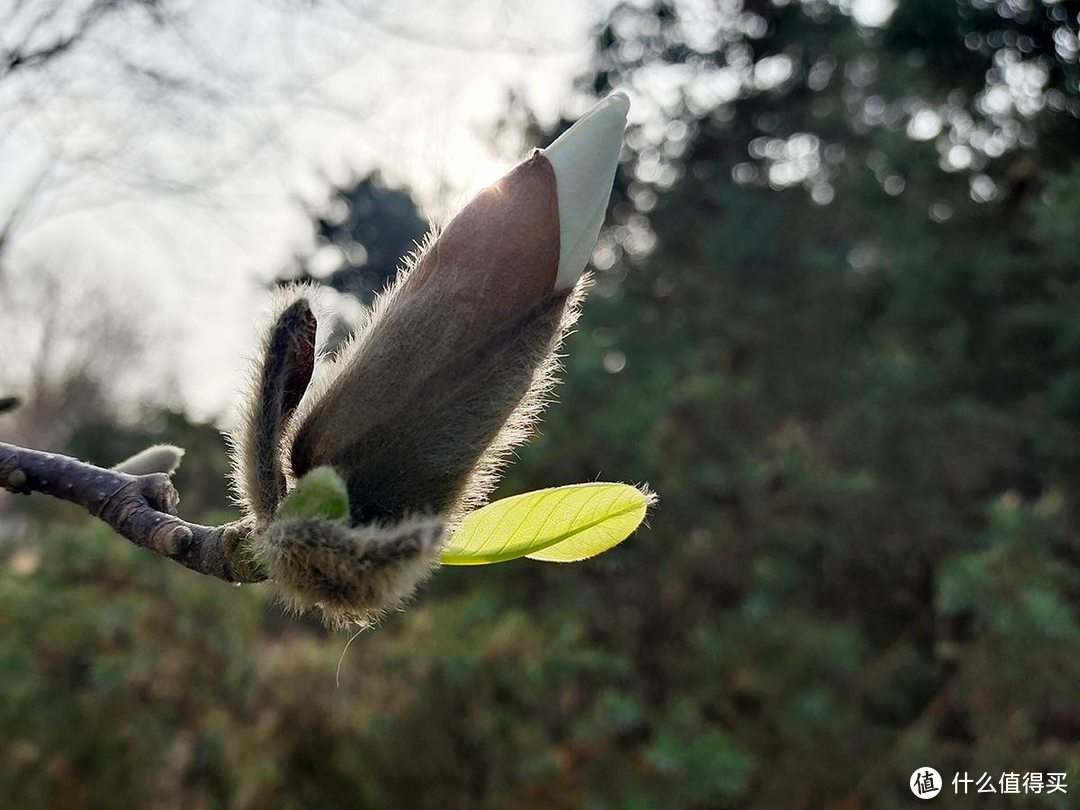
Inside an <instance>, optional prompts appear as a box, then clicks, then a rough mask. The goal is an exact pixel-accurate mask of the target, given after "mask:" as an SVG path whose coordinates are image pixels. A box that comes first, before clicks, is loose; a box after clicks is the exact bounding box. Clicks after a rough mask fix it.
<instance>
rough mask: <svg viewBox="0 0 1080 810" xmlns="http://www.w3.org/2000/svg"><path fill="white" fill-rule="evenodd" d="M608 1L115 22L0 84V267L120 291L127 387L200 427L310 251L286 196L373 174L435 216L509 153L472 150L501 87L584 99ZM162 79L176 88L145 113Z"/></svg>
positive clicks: (237, 9)
mask: <svg viewBox="0 0 1080 810" xmlns="http://www.w3.org/2000/svg"><path fill="white" fill-rule="evenodd" d="M610 5H611V2H609V0H597V2H593V3H581V2H576V0H551V2H547V3H543V4H531V3H527V2H525V1H524V0H519V1H517V0H516V1H514V2H506V0H479V1H475V2H468V3H466V2H461V3H458V4H455V5H454V7H453V8H439V9H438V10H436V7H434V6H432V5H431V4H427V3H422V2H419V0H412V1H411V2H401V3H394V4H361V5H359V6H357V5H353V4H351V3H348V2H341V3H335V2H331V1H330V0H328V2H326V3H324V4H321V5H320V4H316V6H315V8H317V9H320V11H319V13H318V14H315V13H314V12H313V13H312V14H311V15H310V16H305V14H303V13H301V12H297V11H290V10H288V9H289V7H288V6H283V7H278V6H274V5H272V4H265V3H261V2H259V0H239V1H238V2H236V3H230V4H195V3H191V4H187V5H185V4H183V3H178V4H177V5H175V6H172V5H170V4H169V3H166V4H165V6H164V7H165V8H168V9H170V10H171V11H175V12H176V13H175V15H174V16H172V17H170V18H169V19H168V21H167V22H166V23H165V24H163V25H152V24H149V23H148V22H147V21H146V20H145V19H143V18H141V17H140V16H139V15H138V14H137V13H128V14H124V15H122V16H121V17H120V18H118V19H117V20H115V21H112V22H109V23H108V24H103V25H102V26H101V27H100V28H99V29H96V30H95V33H94V36H93V37H92V38H90V40H89V41H88V42H86V43H84V44H83V45H82V46H81V47H80V50H79V51H78V52H75V53H72V54H71V57H72V58H71V59H70V60H68V61H61V60H57V61H56V62H55V63H54V64H55V68H52V67H50V68H47V69H45V70H36V71H25V72H23V73H18V74H11V75H9V76H6V77H4V79H3V81H0V177H2V178H3V179H4V182H3V183H0V217H3V216H4V214H5V213H7V212H9V211H10V210H12V209H13V208H15V207H20V206H23V204H24V203H26V202H27V201H29V203H30V204H29V206H27V207H25V209H24V210H22V209H21V212H20V218H19V220H18V223H17V224H18V227H17V229H16V230H15V231H14V234H13V240H12V243H11V246H10V250H9V252H8V253H7V254H6V256H5V261H6V262H7V263H9V264H10V265H11V266H13V267H33V266H36V265H41V264H42V263H45V264H49V265H56V264H58V263H61V262H62V263H63V264H62V266H63V271H64V273H65V274H66V276H67V277H69V278H71V279H72V280H78V279H79V278H80V277H84V278H85V279H86V280H91V279H94V280H102V279H104V280H105V281H106V282H107V283H109V284H110V285H112V286H114V287H118V288H121V289H122V290H125V291H129V293H130V296H133V297H137V298H138V307H137V309H138V310H139V311H140V312H141V313H142V314H143V317H145V318H146V320H147V322H148V324H151V325H154V326H155V327H156V326H161V327H167V328H162V329H157V330H156V332H155V334H156V335H157V337H156V338H155V339H157V340H159V341H161V342H162V344H161V346H156V347H155V348H156V349H157V348H161V347H162V346H163V347H164V348H165V349H166V351H164V352H162V351H154V352H152V353H149V356H148V360H149V362H148V363H147V365H146V367H145V368H143V369H142V370H141V371H140V374H141V375H142V376H143V378H144V381H145V383H146V385H145V388H146V389H148V390H153V389H155V387H156V386H157V384H158V380H159V379H161V380H164V379H165V378H166V377H167V376H175V377H176V378H177V379H178V380H179V386H180V392H181V396H182V398H183V400H184V401H185V404H186V405H187V406H188V408H189V410H190V411H191V412H192V414H193V415H195V416H196V417H218V416H222V415H224V414H226V413H227V409H228V405H229V403H230V402H231V399H232V393H233V390H234V388H235V386H236V385H237V374H238V372H239V370H240V369H242V368H244V362H245V359H244V354H245V352H246V350H247V348H248V347H249V346H250V345H251V336H252V333H253V329H254V325H255V323H256V321H257V319H258V314H259V312H260V311H261V307H262V304H263V302H264V299H265V295H264V285H265V283H266V282H267V281H269V280H270V279H272V278H273V277H274V276H275V275H277V274H278V273H279V272H280V271H281V270H282V269H283V268H285V267H286V266H287V265H288V263H289V260H290V258H291V257H292V256H293V255H294V254H295V253H296V252H297V251H300V250H303V249H305V248H306V247H308V246H309V245H310V244H311V236H312V226H311V223H310V222H309V221H308V220H307V218H306V217H305V216H304V214H303V212H302V208H301V206H300V204H299V201H300V200H304V201H306V202H308V203H309V204H319V203H321V202H322V201H323V200H324V199H325V195H326V193H327V191H328V188H329V184H330V183H334V184H346V183H348V182H349V181H350V180H351V179H354V178H358V177H361V176H363V175H364V174H366V173H367V172H369V171H371V170H375V169H377V170H379V171H381V172H382V173H383V175H384V176H385V177H386V178H387V179H388V180H389V181H390V182H392V183H400V184H405V185H407V186H408V187H410V189H411V190H412V191H413V193H414V195H415V196H416V197H417V198H418V200H419V201H420V203H421V206H422V208H423V210H424V212H425V214H427V215H428V216H429V217H431V218H432V219H434V220H436V221H438V220H441V219H443V218H445V217H446V216H447V215H448V214H450V213H452V212H453V210H455V209H456V208H457V207H458V206H459V205H460V204H461V203H462V202H464V201H465V200H467V199H468V198H469V197H470V196H471V195H472V193H473V192H475V191H476V190H478V189H479V188H482V187H483V186H484V185H486V184H487V183H489V182H490V181H491V180H493V179H495V178H497V177H498V176H500V175H501V174H502V173H503V172H504V171H505V170H506V169H507V168H508V167H509V166H510V165H512V163H513V162H516V160H517V159H518V158H519V157H521V156H522V155H521V154H520V153H519V154H509V152H510V151H511V150H510V149H508V148H507V146H506V143H505V142H503V143H501V144H499V148H498V149H497V148H496V145H495V144H494V143H493V140H494V136H495V132H496V130H497V127H498V123H499V118H500V116H502V115H504V114H505V106H506V99H507V93H508V92H509V91H510V90H511V89H513V90H515V91H517V92H520V93H521V94H522V96H523V97H524V100H525V101H526V103H527V104H529V105H530V106H531V107H532V108H533V109H535V110H537V111H538V113H539V114H541V115H542V116H545V117H546V119H547V122H548V123H550V122H552V121H553V120H554V119H555V118H556V117H557V115H558V114H559V113H560V112H561V111H566V110H573V109H575V108H577V107H580V106H584V104H585V103H587V102H585V101H584V100H583V99H582V100H579V99H578V98H577V96H576V95H575V93H574V91H572V90H571V87H572V82H573V80H574V78H575V77H576V76H578V75H580V74H581V73H583V72H584V71H585V69H586V68H587V65H588V60H589V58H590V54H591V41H590V37H591V26H592V25H594V24H595V22H596V21H597V20H599V19H600V18H601V17H602V16H603V14H604V13H605V11H606V10H607V8H608V7H609V6H610ZM297 8H298V7H297ZM281 9H284V11H283V10H281ZM0 16H2V15H0ZM3 22H4V21H3V20H2V19H0V29H2V28H4V26H3ZM18 36H19V32H17V31H16V30H15V29H14V28H8V29H7V30H6V32H5V33H4V34H0V39H2V44H3V45H4V46H5V47H9V46H12V45H17V44H19V42H20V40H19V39H18ZM139 71H147V72H150V71H153V72H155V74H156V75H158V77H159V78H160V79H161V80H162V81H163V82H164V83H165V84H156V85H155V84H154V83H152V82H143V81H140V80H137V79H136V80H134V81H133V80H132V76H133V75H136V76H137V74H138V72H139ZM169 82H175V83H180V82H189V83H190V84H191V85H192V87H194V88H195V92H193V93H190V94H188V93H185V92H183V91H178V92H177V94H176V96H175V98H173V97H171V96H169V97H167V96H166V94H165V93H164V92H163V91H162V90H161V88H162V87H163V86H168V83H169ZM511 146H513V144H511ZM520 151H523V148H522V149H521V150H520ZM38 181H41V182H40V187H39V188H37V191H36V193H34V194H31V195H27V194H25V191H26V190H27V189H29V188H30V187H31V186H32V185H33V184H35V183H37V182H38ZM5 221H6V218H5V219H0V224H2V223H3V222H5ZM59 246H63V250H60V249H59ZM125 279H127V280H125ZM132 279H137V280H138V281H139V282H140V283H139V284H136V283H134V282H133V281H132ZM144 282H145V283H144ZM88 288H89V287H88ZM147 290H149V291H147ZM152 331H153V330H152ZM166 372H167V374H166ZM163 384H164V383H163ZM5 393H7V392H5Z"/></svg>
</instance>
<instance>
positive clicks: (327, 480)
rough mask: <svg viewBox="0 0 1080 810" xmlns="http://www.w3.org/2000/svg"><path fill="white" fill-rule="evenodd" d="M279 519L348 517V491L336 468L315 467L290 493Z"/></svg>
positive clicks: (281, 506) (279, 509)
mask: <svg viewBox="0 0 1080 810" xmlns="http://www.w3.org/2000/svg"><path fill="white" fill-rule="evenodd" d="M277 516H278V517H279V518H320V517H321V518H328V519H329V520H344V519H345V518H347V517H348V516H349V492H348V490H347V489H346V488H345V481H344V480H343V479H342V477H341V476H340V475H338V474H337V471H336V470H334V468H333V467H316V468H315V469H314V470H312V471H311V472H309V473H308V474H307V475H305V476H304V477H303V478H301V479H300V481H299V483H297V485H296V486H295V487H294V488H293V491H292V492H290V493H289V495H288V497H286V498H285V500H283V501H282V502H281V505H280V506H279V507H278V511H277Z"/></svg>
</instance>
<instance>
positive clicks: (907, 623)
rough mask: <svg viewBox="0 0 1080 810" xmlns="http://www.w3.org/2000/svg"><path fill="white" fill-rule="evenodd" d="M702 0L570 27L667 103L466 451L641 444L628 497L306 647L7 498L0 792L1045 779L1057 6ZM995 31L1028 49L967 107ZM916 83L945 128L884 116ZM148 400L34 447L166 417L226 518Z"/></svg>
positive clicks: (0, 616)
mask: <svg viewBox="0 0 1080 810" xmlns="http://www.w3.org/2000/svg"><path fill="white" fill-rule="evenodd" d="M732 5H733V6H735V7H737V10H736V12H735V13H734V16H733V17H732V18H731V19H732V20H734V21H735V22H736V23H737V24H735V25H732V26H731V28H730V30H727V29H725V31H723V32H721V33H720V34H719V35H717V36H715V37H706V36H703V35H702V30H703V23H702V22H701V20H700V19H698V18H696V17H694V16H693V15H692V14H691V13H690V11H689V10H688V7H687V8H684V7H683V5H682V4H679V3H667V2H663V3H654V4H652V5H650V4H648V3H635V4H632V5H627V6H620V7H618V8H616V9H615V11H614V12H613V13H612V15H611V18H610V20H609V23H608V25H606V26H605V27H604V29H603V30H602V31H601V32H600V33H599V35H598V38H597V53H596V72H595V77H594V78H593V79H592V81H593V83H594V85H595V89H597V90H598V91H603V90H605V89H607V88H608V87H610V86H625V85H629V86H632V87H634V88H636V89H638V90H639V91H640V92H642V93H645V94H648V92H649V88H650V87H656V86H658V85H656V77H657V76H658V75H661V74H663V75H665V76H667V77H668V81H669V84H667V85H664V87H665V88H666V90H665V91H664V92H662V93H661V92H659V91H657V92H656V93H655V94H654V95H655V97H656V98H657V99H658V101H657V105H656V112H657V113H658V114H659V115H661V116H662V119H663V122H664V123H663V124H662V125H660V126H659V128H657V127H655V126H654V127H653V128H652V129H649V128H645V129H642V130H639V131H638V132H636V133H634V134H632V136H631V144H632V146H633V149H632V155H631V159H630V161H629V163H628V164H627V165H626V167H625V169H626V171H625V172H624V173H623V175H622V176H621V178H620V180H619V183H618V189H617V194H616V197H615V199H614V200H613V209H612V210H613V217H614V220H615V222H616V223H617V227H616V228H615V229H614V230H613V232H612V235H611V238H610V239H609V240H608V241H606V242H605V243H604V244H605V245H606V246H607V247H608V248H609V250H610V252H609V253H608V254H607V259H608V260H605V261H604V262H603V263H602V269H601V270H600V271H599V272H598V278H597V285H596V289H595V290H594V294H593V295H592V296H591V298H590V300H589V303H588V306H587V307H586V313H585V317H584V320H583V323H582V325H581V327H580V329H579V330H578V333H577V334H576V335H575V336H574V337H573V339H572V340H571V342H570V346H569V360H568V365H567V372H566V383H565V384H564V385H563V387H562V389H561V391H560V395H561V400H562V401H561V404H559V405H558V406H557V407H555V408H554V409H553V410H552V411H551V412H550V414H549V417H548V419H547V422H546V425H545V428H544V433H543V436H542V437H540V438H539V439H538V440H537V441H536V442H534V443H533V444H532V445H531V446H530V447H529V448H528V449H527V450H526V451H525V452H524V454H523V458H522V461H521V462H520V463H519V464H518V465H516V466H515V467H514V468H513V470H512V472H511V474H510V476H509V478H508V481H507V482H506V484H505V486H504V490H503V492H504V494H510V493H514V492H519V491H522V490H524V489H527V488H537V487H542V486H553V485H558V484H564V483H570V482H575V481H584V480H591V479H594V478H596V477H597V475H598V474H599V475H600V476H601V477H602V478H606V479H623V480H640V481H648V482H649V483H650V484H651V485H652V487H653V488H654V489H655V490H656V491H658V492H659V493H660V495H661V497H662V502H661V506H660V508H659V510H658V511H657V513H656V514H655V516H654V518H653V519H652V521H651V523H652V525H651V528H650V529H648V530H647V531H644V532H641V533H639V534H638V536H637V537H635V538H632V539H631V540H630V541H628V542H627V543H625V544H623V545H622V546H620V547H619V548H618V549H616V550H615V551H613V552H611V553H609V554H607V555H605V556H602V557H600V558H597V559H595V560H592V561H589V562H586V563H582V564H580V565H577V566H545V565H541V564H535V563H524V562H520V563H512V564H508V565H505V566H495V567H490V568H488V567H485V568H478V569H446V570H444V571H443V572H441V573H440V575H439V576H437V577H436V578H435V580H433V582H432V584H431V585H430V586H429V587H428V588H427V589H426V590H425V591H424V592H423V594H422V595H421V597H420V599H419V601H418V603H417V605H416V606H415V607H414V608H413V609H412V610H410V611H409V612H408V613H406V614H403V615H401V616H398V617H394V618H392V619H390V620H389V621H387V622H386V624H385V625H384V626H383V627H382V628H380V629H379V630H378V631H376V632H372V633H367V634H364V635H362V636H360V637H358V638H357V639H356V640H355V641H354V642H353V644H352V646H351V647H350V648H349V649H348V651H347V653H346V654H345V657H344V661H343V663H342V666H341V673H340V685H338V684H336V682H335V670H336V668H337V665H338V661H339V657H340V656H341V654H342V649H343V647H344V644H345V641H346V638H345V637H342V636H334V635H328V634H326V633H325V632H324V631H322V630H321V629H320V628H319V627H317V626H315V625H314V624H312V623H310V622H308V621H305V620H302V619H301V620H295V619H293V618H290V617H287V616H283V615H282V614H281V613H280V611H279V610H278V609H276V608H275V607H273V606H272V605H270V604H269V603H268V602H267V600H266V598H265V595H264V594H263V592H262V591H261V590H260V589H259V588H255V587H250V588H230V587H227V586H224V585H222V584H221V583H217V582H212V581H209V580H204V579H200V578H199V577H197V576H195V575H193V574H189V573H188V572H186V571H183V570H180V569H179V568H177V567H176V566H171V565H168V564H165V563H163V562H162V561H161V560H159V559H155V558H152V557H151V556H149V555H147V554H145V553H143V552H140V551H139V550H137V549H135V548H133V547H130V546H129V545H128V544H127V543H125V542H123V541H120V540H119V539H117V538H115V537H113V536H110V533H109V532H108V531H107V530H105V529H103V528H102V527H100V526H98V525H95V524H93V523H90V522H87V521H86V520H85V518H83V517H82V516H80V515H78V514H76V513H75V512H73V511H70V510H67V509H65V508H62V507H58V506H57V505H56V504H54V503H49V502H45V501H44V500H33V499H28V500H27V502H26V503H25V504H20V514H22V515H24V516H26V519H28V520H29V521H30V527H31V528H30V530H29V532H28V533H27V534H26V536H25V537H23V538H22V539H21V540H20V541H19V542H18V543H11V544H9V545H8V546H5V549H6V551H5V553H6V559H5V564H4V565H3V566H2V567H0V696H2V697H0V796H4V797H6V802H5V803H6V804H7V803H9V804H10V805H11V806H18V807H76V806H78V807H115V808H123V807H136V806H140V807H145V806H153V807H235V808H260V807H269V806H273V807H297V808H299V807H315V806H318V807H338V806H350V807H355V806H361V807H368V806H370V807H417V808H421V807H439V808H459V807H460V808H465V807H490V808H502V807H523V808H524V807H536V808H541V807H542V808H563V807H565V808H577V807H584V808H601V807H604V808H606V807H624V808H645V807H732V808H735V807H738V808H746V807H752V808H775V807H802V808H810V807H848V808H853V807H900V806H906V805H907V803H909V802H910V801H911V796H910V793H909V791H908V788H907V779H908V776H909V774H910V773H911V772H912V771H913V770H914V769H915V768H916V767H919V766H923V765H932V766H933V767H936V768H937V769H938V770H939V771H940V772H941V773H942V774H944V775H945V776H946V779H947V780H948V779H950V778H951V775H952V773H954V772H956V771H960V772H964V771H967V772H969V773H970V774H971V775H972V776H973V777H977V776H979V775H980V774H982V773H983V772H989V773H992V774H994V775H995V777H996V775H997V774H1000V773H1001V772H1003V771H1019V772H1021V773H1023V772H1026V771H1044V772H1050V771H1060V772H1067V773H1068V774H1069V777H1070V781H1071V782H1074V783H1075V786H1072V785H1070V794H1069V795H1075V794H1076V793H1077V792H1080V700H1078V698H1077V690H1078V685H1080V655H1078V653H1080V618H1078V616H1080V540H1078V537H1080V535H1078V530H1080V326H1078V324H1080V318H1078V314H1080V252H1078V251H1077V248H1076V237H1077V226H1076V223H1077V222H1078V220H1080V162H1077V158H1076V147H1077V145H1078V144H1080V123H1078V115H1080V90H1078V84H1077V81H1078V76H1080V73H1078V66H1077V54H1076V49H1075V47H1073V48H1072V49H1071V50H1070V47H1068V42H1067V41H1066V39H1067V37H1066V36H1065V34H1060V33H1056V32H1058V31H1059V30H1061V31H1065V32H1073V34H1075V31H1076V28H1077V22H1076V21H1077V16H1076V15H1077V12H1078V11H1080V9H1078V8H1077V4H1076V3H1073V2H1056V3H1053V2H1038V1H1037V0H1030V1H1029V2H1019V0H1016V1H1015V2H1014V1H1012V0H1000V2H981V1H977V0H971V1H970V2H955V1H954V0H909V1H908V2H902V3H901V4H900V5H899V8H898V10H897V12H896V13H895V14H894V15H893V16H892V18H891V19H890V21H889V22H888V24H887V25H886V26H884V27H883V28H881V29H875V30H869V29H861V28H859V27H858V26H857V25H856V24H855V23H854V22H853V20H852V19H851V18H850V17H849V16H847V15H846V14H845V13H843V12H842V11H841V10H840V9H839V8H838V7H837V4H833V3H828V2H812V1H811V0H805V2H791V3H779V4H778V3H771V2H765V1H764V0H746V2H744V3H735V4H732ZM758 21H763V23H764V24H763V25H761V24H759V22H758ZM705 28H707V26H705ZM1055 37H1057V38H1056V39H1055ZM1063 37H1064V39H1063ZM1071 41H1072V42H1073V43H1075V41H1076V40H1075V35H1074V36H1073V39H1072V40H1071ZM1063 43H1064V44H1063ZM778 55H781V56H786V57H787V58H788V59H790V65H791V72H790V75H788V77H787V78H786V79H783V80H781V81H780V82H779V83H778V84H770V85H768V86H766V84H767V83H762V84H760V85H757V86H744V87H743V89H742V91H741V92H740V93H739V94H738V97H737V98H735V99H727V100H725V101H723V103H721V102H719V101H716V100H715V98H713V97H712V96H710V95H709V92H708V87H709V86H710V85H708V82H706V83H705V84H706V88H705V90H702V89H701V87H695V86H693V82H691V81H689V80H687V81H685V82H684V83H683V84H681V85H680V84H679V79H678V77H686V76H690V77H698V78H699V79H700V78H701V77H706V78H707V77H709V76H712V77H713V80H714V81H717V82H719V81H720V79H719V78H717V76H718V74H716V71H720V70H723V69H728V68H735V69H737V70H744V71H745V70H753V66H754V65H756V64H760V63H761V61H762V60H763V59H766V58H769V57H775V56H778ZM1018 63H1022V64H1024V65H1035V66H1037V67H1038V68H1039V69H1040V70H1041V71H1042V72H1043V74H1044V81H1043V83H1042V84H1041V86H1040V87H1039V88H1037V92H1035V93H1033V94H1030V96H1029V97H1028V99H1027V100H1026V101H1025V100H1024V99H1020V100H1019V102H1018V103H1017V104H1014V105H1013V106H1012V107H1011V108H1008V109H1004V110H1001V109H997V108H992V105H988V104H987V103H986V97H985V91H986V88H987V86H992V85H994V84H1000V82H1001V81H1002V78H1003V77H1004V76H1005V75H1006V74H1007V73H1008V71H1009V70H1013V71H1014V72H1015V70H1016V68H1015V67H1012V68H1010V65H1013V66H1015V65H1016V64H1018ZM672 83H673V84H672ZM672 86H674V89H672ZM703 99H705V100H703ZM710 99H712V100H711V101H710ZM1029 101H1030V104H1028V102H1029ZM924 108H926V109H932V110H935V111H937V113H938V115H939V117H940V118H941V119H943V120H944V121H945V124H944V129H943V130H942V131H941V133H940V134H939V135H937V136H932V137H930V138H929V139H926V140H918V139H915V138H912V137H908V135H906V134H905V129H906V127H907V126H908V124H909V122H910V121H911V119H912V117H913V116H914V115H915V114H916V113H917V112H918V111H919V110H920V109H924ZM979 133H981V134H979ZM800 134H802V135H806V136H810V135H812V136H813V138H814V139H815V140H810V141H807V140H799V139H796V136H798V135H800ZM999 136H1000V137H1001V138H1002V139H1003V140H1002V141H1001V143H1002V144H1004V146H1003V147H1001V148H999V147H998V146H993V145H992V146H989V147H988V146H987V143H992V144H998V141H996V140H993V138H996V137H999ZM950 138H952V140H950ZM987 139H990V141H988V140H987ZM808 144H809V147H810V148H809V152H810V154H816V155H817V156H818V159H817V163H816V164H815V163H814V160H813V159H810V160H809V163H806V162H805V160H806V154H807V150H806V148H804V147H807V145H808ZM815 144H816V145H815ZM980 144H981V146H980ZM954 147H963V148H965V149H969V150H970V152H968V153H966V155H967V157H966V158H965V159H964V160H960V161H959V162H960V163H963V164H964V165H959V164H957V163H952V162H950V160H949V157H948V155H949V153H950V150H951V149H953V148H954ZM815 150H816V151H815ZM956 154H960V155H961V156H963V155H964V153H956ZM800 156H801V158H800ZM967 158H970V160H971V162H970V163H966V162H965V161H966V160H967ZM798 159H803V160H804V163H802V164H799V165H800V166H801V167H802V168H801V169H799V171H800V172H802V174H795V175H792V174H790V173H787V174H785V172H786V171H787V170H786V169H782V168H777V164H781V163H783V162H784V161H790V160H798ZM792 178H794V179H792ZM826 185H827V188H826V187H825V186H826ZM815 199H817V200H818V201H819V202H814V200H815ZM826 199H827V200H828V202H827V204H820V203H821V202H824V201H825V200H826ZM328 234H329V231H328ZM346 287H348V285H347V284H345V283H344V282H342V288H346ZM151 416H152V418H150V417H148V420H147V423H146V427H145V428H140V429H139V430H133V429H132V428H130V427H123V428H119V427H113V426H109V425H87V426H84V427H83V429H82V430H81V431H80V433H79V434H78V435H76V436H75V437H74V439H73V440H72V443H71V448H70V449H71V450H72V451H73V452H76V453H78V454H80V455H83V456H84V457H88V458H93V459H95V460H98V461H101V462H112V461H115V460H117V459H119V458H121V457H123V456H125V455H126V454H128V453H129V452H133V451H134V450H137V449H139V448H140V447H142V446H144V445H145V444H146V443H147V442H148V441H150V440H158V439H162V440H167V441H171V442H175V443H178V444H181V445H184V446H186V447H187V448H188V455H187V457H186V459H185V466H184V467H183V468H182V471H181V473H180V477H179V481H178V484H179V488H180V491H181V493H182V494H183V496H184V499H185V501H184V507H185V514H186V515H187V516H189V517H190V518H192V519H196V520H205V521H209V520H216V519H220V518H221V517H222V516H225V515H227V511H228V504H227V500H226V499H225V496H224V487H223V483H222V482H223V480H224V479H223V476H224V471H225V468H224V455H223V445H222V443H221V441H220V439H219V437H218V436H217V435H216V432H215V431H214V430H213V429H212V428H209V427H207V426H200V425H192V424H189V423H188V422H187V420H186V419H184V417H183V416H182V415H177V414H155V415H151ZM978 798H979V799H981V798H982V797H978ZM1068 798H1069V796H1062V795H1061V794H1056V795H1054V796H1047V795H1032V796H1023V795H1020V796H1012V797H1006V796H995V797H992V799H990V798H989V797H988V799H987V801H986V802H982V803H980V805H979V806H987V807H990V806H995V807H1002V806H1016V807H1064V806H1067V800H1068ZM1010 800H1011V801H1010ZM973 801H974V799H973Z"/></svg>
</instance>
